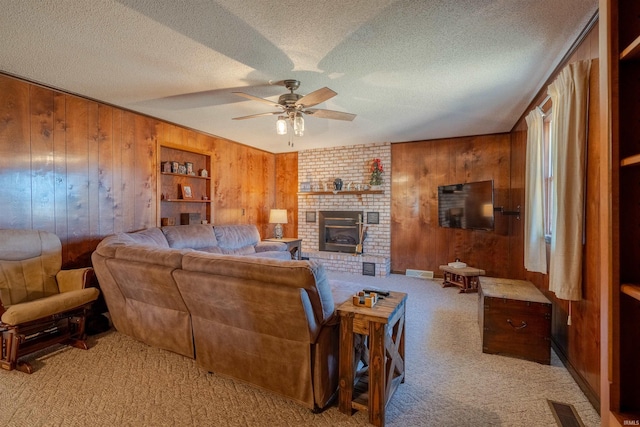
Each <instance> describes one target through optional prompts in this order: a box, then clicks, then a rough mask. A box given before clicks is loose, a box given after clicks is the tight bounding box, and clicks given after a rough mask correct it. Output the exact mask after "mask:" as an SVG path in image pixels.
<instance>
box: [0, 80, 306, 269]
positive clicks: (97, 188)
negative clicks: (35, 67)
mask: <svg viewBox="0 0 640 427" xmlns="http://www.w3.org/2000/svg"><path fill="white" fill-rule="evenodd" d="M163 142H168V143H171V144H172V145H179V146H184V147H187V148H191V149H194V150H197V151H204V152H207V153H208V154H210V155H211V156H212V169H211V177H212V185H213V187H214V188H213V198H212V211H213V213H212V217H213V223H214V224H222V223H234V224H238V223H252V224H257V225H258V227H259V230H260V232H261V235H262V236H266V235H268V234H267V233H269V232H271V233H272V232H273V231H272V230H271V231H270V228H271V229H272V228H273V226H270V225H269V224H268V215H269V209H271V208H272V207H275V204H276V194H288V193H289V192H291V191H292V190H291V189H289V187H291V183H290V182H288V176H286V175H285V174H284V171H285V170H287V168H289V170H287V173H295V171H290V168H291V164H295V165H296V168H297V160H296V161H295V162H292V161H291V160H290V159H288V157H287V156H282V157H281V158H282V159H285V161H284V166H282V167H281V168H280V169H279V170H280V171H282V172H281V173H279V175H278V176H280V175H281V174H282V177H281V178H279V179H278V182H279V183H282V185H287V186H288V187H287V188H286V189H285V190H284V191H282V192H277V191H276V187H275V184H276V156H275V155H274V154H272V153H267V152H264V151H261V150H257V149H254V148H251V147H247V146H244V145H242V144H239V143H235V142H232V141H228V140H225V139H221V138H216V137H214V136H211V135H207V134H203V133H199V132H196V131H193V130H190V129H186V128H182V127H180V126H176V125H173V124H170V123H166V122H163V121H160V120H158V119H154V118H150V117H147V116H144V115H140V114H136V113H133V112H130V111H126V110H122V109H119V108H115V107H112V106H109V105H105V104H102V103H99V102H96V101H92V100H87V99H83V98H80V97H77V96H72V95H68V94H65V93H61V92H58V91H55V90H51V89H48V88H44V87H41V86H38V85H35V84H31V83H29V82H25V81H22V80H20V79H16V78H13V77H9V76H5V75H0V201H2V203H3V206H4V209H3V210H4V212H3V215H0V227H2V228H16V229H17V228H33V229H41V230H47V231H51V232H54V233H55V234H56V235H58V237H60V240H61V241H62V244H63V263H64V265H65V266H75V265H89V263H90V255H91V252H92V251H93V250H94V249H95V247H96V245H97V244H98V242H99V241H100V240H101V239H102V238H103V237H105V236H107V235H109V234H112V233H115V232H120V231H132V230H138V229H142V228H147V227H153V226H156V225H157V221H158V217H159V215H158V199H157V197H158V196H157V190H156V189H157V174H158V172H159V164H158V158H157V147H158V143H163ZM296 159H297V157H296ZM295 180H296V182H297V176H296V178H295ZM296 185H297V183H296ZM291 194H293V196H291V197H285V196H282V195H281V196H280V197H279V199H278V207H283V208H287V209H288V210H289V211H290V212H297V198H296V197H295V190H293V193H291ZM295 221H296V218H295V217H292V218H291V219H290V223H289V224H288V225H287V227H288V228H290V229H291V230H295V229H297V223H296V222H295Z"/></svg>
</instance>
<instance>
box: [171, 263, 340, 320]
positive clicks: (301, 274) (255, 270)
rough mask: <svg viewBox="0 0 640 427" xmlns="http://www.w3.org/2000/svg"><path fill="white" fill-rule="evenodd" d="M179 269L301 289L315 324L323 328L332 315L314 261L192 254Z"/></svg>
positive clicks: (325, 286)
mask: <svg viewBox="0 0 640 427" xmlns="http://www.w3.org/2000/svg"><path fill="white" fill-rule="evenodd" d="M182 269H183V270H185V271H196V272H200V273H210V274H216V275H219V276H229V277H234V278H238V279H244V280H249V281H255V282H264V283H270V284H273V285H278V286H287V287H293V288H302V289H304V290H305V291H306V292H307V294H308V295H309V300H310V301H311V305H312V307H313V312H314V315H315V317H316V321H317V322H318V324H323V323H324V322H325V321H326V320H327V319H329V318H330V317H331V316H332V315H333V311H334V304H333V296H332V295H331V287H330V285H329V280H328V277H327V274H326V271H325V269H324V266H323V265H322V264H320V263H319V262H316V261H282V260H276V259H269V258H262V259H259V260H258V259H256V258H255V257H247V256H243V257H239V256H232V255H214V254H205V253H202V252H196V251H194V252H191V253H188V254H185V255H184V257H183V258H182ZM265 291H266V290H265Z"/></svg>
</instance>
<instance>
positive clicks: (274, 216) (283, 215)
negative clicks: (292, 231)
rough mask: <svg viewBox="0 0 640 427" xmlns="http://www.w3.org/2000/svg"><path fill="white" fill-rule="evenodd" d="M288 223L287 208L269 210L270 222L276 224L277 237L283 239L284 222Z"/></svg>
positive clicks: (275, 232)
mask: <svg viewBox="0 0 640 427" xmlns="http://www.w3.org/2000/svg"><path fill="white" fill-rule="evenodd" d="M286 223H287V210H286V209H271V212H269V224H275V225H276V226H275V228H274V230H273V231H274V234H275V237H276V239H282V224H286Z"/></svg>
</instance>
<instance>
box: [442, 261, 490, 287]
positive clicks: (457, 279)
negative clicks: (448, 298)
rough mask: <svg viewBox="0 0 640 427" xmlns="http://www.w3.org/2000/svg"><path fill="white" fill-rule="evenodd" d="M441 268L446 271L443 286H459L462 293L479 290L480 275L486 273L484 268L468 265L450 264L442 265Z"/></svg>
mask: <svg viewBox="0 0 640 427" xmlns="http://www.w3.org/2000/svg"><path fill="white" fill-rule="evenodd" d="M440 270H442V271H444V281H443V282H442V287H443V288H447V287H449V286H459V287H460V293H471V292H478V283H479V282H480V279H479V276H484V275H485V271H484V270H481V269H479V268H474V267H468V266H467V267H462V268H455V267H450V266H448V265H441V266H440Z"/></svg>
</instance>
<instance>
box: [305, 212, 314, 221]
mask: <svg viewBox="0 0 640 427" xmlns="http://www.w3.org/2000/svg"><path fill="white" fill-rule="evenodd" d="M306 214H307V222H316V211H307V212H306Z"/></svg>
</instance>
